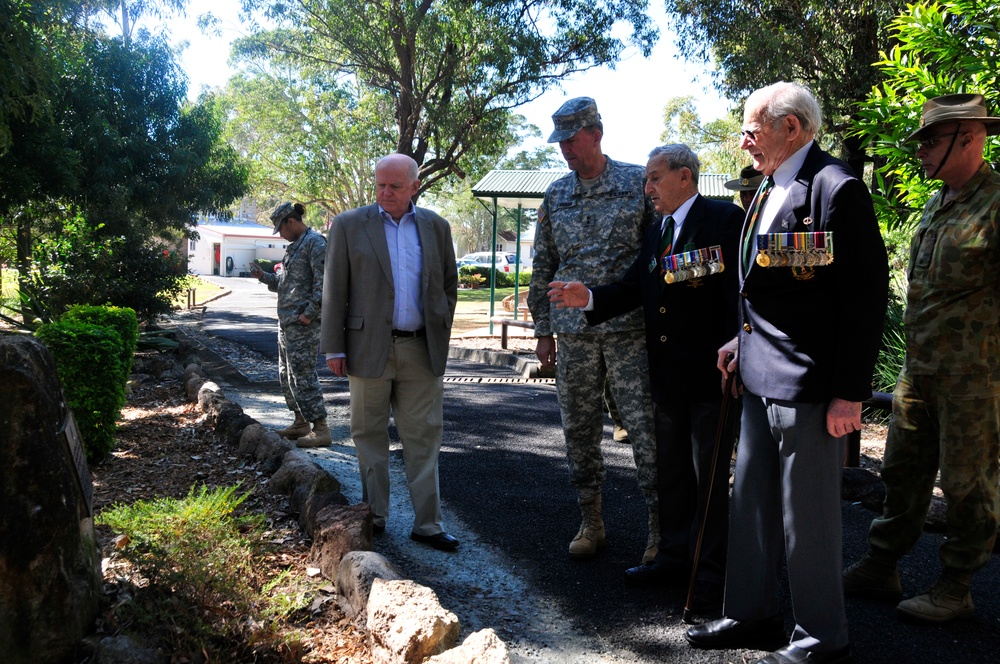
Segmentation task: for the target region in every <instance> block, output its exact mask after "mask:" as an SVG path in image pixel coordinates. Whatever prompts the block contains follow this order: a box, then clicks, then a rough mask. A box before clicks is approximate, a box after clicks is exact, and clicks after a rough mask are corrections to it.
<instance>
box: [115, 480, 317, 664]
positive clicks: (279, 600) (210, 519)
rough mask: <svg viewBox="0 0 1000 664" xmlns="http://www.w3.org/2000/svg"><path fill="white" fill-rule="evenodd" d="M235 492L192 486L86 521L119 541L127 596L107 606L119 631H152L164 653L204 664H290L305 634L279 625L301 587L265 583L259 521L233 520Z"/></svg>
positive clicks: (296, 603) (302, 604) (300, 603)
mask: <svg viewBox="0 0 1000 664" xmlns="http://www.w3.org/2000/svg"><path fill="white" fill-rule="evenodd" d="M238 490H239V485H236V486H230V487H221V488H218V489H214V490H209V489H208V488H206V487H202V488H201V489H200V490H196V489H195V488H192V489H191V491H190V492H189V493H188V495H187V497H186V498H183V499H181V500H176V499H172V498H161V499H157V500H151V501H139V502H136V503H133V504H131V505H116V506H114V507H112V508H110V509H109V510H105V511H103V512H101V513H100V514H99V515H98V517H97V519H96V520H95V522H96V523H98V524H100V525H105V526H109V527H110V528H111V529H113V530H114V531H115V532H117V533H120V534H121V536H120V537H119V538H118V539H116V547H117V555H119V556H121V557H122V558H124V559H125V560H126V561H127V567H128V568H129V569H130V570H132V574H131V575H130V578H129V581H130V583H131V585H132V587H133V590H132V594H133V597H132V599H131V600H130V601H127V602H124V603H122V604H120V605H119V606H117V607H116V608H115V618H116V622H117V623H118V624H119V625H120V626H121V627H122V628H123V629H124V630H125V631H134V632H135V633H139V634H155V635H157V638H158V639H159V641H160V644H159V645H160V646H161V647H163V648H164V649H167V650H169V651H170V652H176V653H201V654H203V655H204V656H205V658H206V660H207V661H211V662H221V661H273V660H274V659H275V658H277V659H286V658H287V659H288V660H290V661H296V660H295V657H296V656H297V655H299V656H300V655H301V653H302V650H303V640H304V638H305V635H304V634H302V633H299V632H298V631H297V630H292V629H289V628H288V627H287V621H288V620H289V618H290V617H292V616H293V614H296V613H297V612H299V611H303V610H305V609H306V608H307V607H308V599H307V598H308V596H309V595H310V594H311V592H310V590H315V589H310V588H308V587H307V586H308V584H309V583H310V582H308V581H304V580H301V581H300V580H298V579H297V578H296V577H293V576H292V575H291V574H290V573H288V572H287V571H286V572H285V573H283V574H281V575H279V576H278V577H277V578H267V577H266V575H265V574H264V573H263V572H262V570H261V569H260V566H258V565H255V564H254V561H255V560H259V559H260V557H261V556H264V555H267V553H268V549H269V545H268V544H267V543H266V541H265V530H264V527H263V524H264V519H263V517H262V516H260V515H253V516H239V515H238V508H239V507H240V505H241V504H242V503H243V501H244V500H246V497H247V495H248V494H243V495H239V494H238Z"/></svg>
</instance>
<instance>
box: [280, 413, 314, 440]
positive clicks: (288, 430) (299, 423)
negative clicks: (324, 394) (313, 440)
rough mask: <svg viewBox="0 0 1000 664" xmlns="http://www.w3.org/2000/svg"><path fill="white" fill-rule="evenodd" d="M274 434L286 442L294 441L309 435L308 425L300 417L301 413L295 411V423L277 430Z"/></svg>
mask: <svg viewBox="0 0 1000 664" xmlns="http://www.w3.org/2000/svg"><path fill="white" fill-rule="evenodd" d="M274 433H276V434H278V435H279V436H281V437H282V438H287V439H288V440H295V439H296V438H299V437H301V436H305V435H306V434H308V433H309V423H308V422H306V420H305V418H304V417H302V413H300V412H299V411H295V421H294V422H292V423H291V424H289V425H288V426H287V427H285V428H284V429H278V430H277V431H275V432H274Z"/></svg>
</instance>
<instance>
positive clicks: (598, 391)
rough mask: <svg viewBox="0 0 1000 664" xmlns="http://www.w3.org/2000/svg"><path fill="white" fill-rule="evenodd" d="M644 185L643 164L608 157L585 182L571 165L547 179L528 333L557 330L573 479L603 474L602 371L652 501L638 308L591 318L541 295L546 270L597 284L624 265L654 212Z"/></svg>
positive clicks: (586, 482) (590, 481) (648, 406)
mask: <svg viewBox="0 0 1000 664" xmlns="http://www.w3.org/2000/svg"><path fill="white" fill-rule="evenodd" d="M644 186H645V169H644V168H643V167H642V166H636V165H633V164H623V163H620V162H617V161H614V160H612V159H608V160H607V167H606V168H605V170H604V172H603V173H601V175H599V176H598V177H597V178H596V181H595V182H594V184H593V185H592V186H591V187H590V188H589V189H586V190H585V189H584V187H583V186H582V185H581V183H580V180H579V178H578V177H577V174H576V173H575V172H573V173H570V174H568V175H566V176H565V177H562V178H560V179H559V180H556V181H555V182H553V183H552V184H551V185H550V186H549V188H548V190H547V191H546V192H545V198H544V200H543V202H542V205H541V207H540V208H539V210H538V225H537V229H536V234H535V257H534V261H533V265H532V273H531V286H530V288H529V291H528V307H529V308H530V310H531V315H532V317H533V318H534V321H535V336H536V337H542V336H548V335H550V334H556V335H558V346H557V354H556V357H557V361H556V387H557V391H558V396H559V408H560V412H561V415H562V424H563V430H564V433H565V436H566V449H567V456H568V459H569V469H570V481H571V482H572V484H573V486H574V487H576V488H577V490H598V491H599V490H600V487H601V485H602V484H603V483H604V475H605V469H604V459H603V456H602V455H601V437H602V431H603V426H604V382H605V376H607V377H608V378H609V380H610V384H611V390H612V392H613V394H614V399H615V401H616V403H617V405H618V410H619V412H620V413H621V418H622V421H623V423H624V425H625V428H626V429H627V430H628V433H629V439H630V440H631V443H632V450H633V454H634V456H635V465H636V469H637V473H638V478H639V486H640V487H641V488H642V491H643V494H644V495H645V496H646V500H647V504H649V505H650V507H655V506H656V439H655V437H654V434H653V411H652V402H651V400H650V395H649V364H648V360H647V355H646V342H645V332H644V323H643V319H642V311H641V310H638V309H637V310H635V311H633V312H630V313H628V314H625V315H623V316H619V317H617V318H614V319H612V320H609V321H607V322H604V323H601V324H600V325H595V326H590V325H588V324H587V319H586V318H585V317H584V314H583V312H582V311H581V310H580V309H574V308H565V309H558V308H556V307H555V305H550V303H549V298H548V295H547V292H548V283H549V282H550V281H553V280H558V281H581V282H583V283H584V284H602V283H607V282H610V281H615V280H616V279H618V278H619V277H621V275H623V274H624V273H625V271H626V270H627V269H628V267H629V266H630V265H631V264H632V262H633V261H634V260H635V256H636V253H637V252H638V250H639V245H640V244H641V243H642V236H643V232H644V231H645V229H646V227H647V225H648V224H649V223H651V221H652V220H653V218H654V216H655V215H654V212H653V208H652V206H651V205H650V204H649V203H648V202H647V200H646V197H645V195H644V193H643V187H644Z"/></svg>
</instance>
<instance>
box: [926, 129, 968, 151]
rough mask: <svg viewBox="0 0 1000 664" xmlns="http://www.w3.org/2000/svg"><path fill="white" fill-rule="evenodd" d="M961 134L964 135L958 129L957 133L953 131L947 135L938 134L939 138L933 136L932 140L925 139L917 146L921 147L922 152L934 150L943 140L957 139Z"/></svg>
mask: <svg viewBox="0 0 1000 664" xmlns="http://www.w3.org/2000/svg"><path fill="white" fill-rule="evenodd" d="M961 133H962V131H961V130H959V129H956V130H955V131H951V132H948V133H945V134H938V135H937V136H931V137H930V138H925V139H923V140H922V141H918V142H917V144H918V145H919V146H920V148H919V149H921V150H933V149H934V147H935V146H936V145H938V143H940V142H941V141H942V140H944V139H947V138H955V137H956V136H958V135H959V134H961Z"/></svg>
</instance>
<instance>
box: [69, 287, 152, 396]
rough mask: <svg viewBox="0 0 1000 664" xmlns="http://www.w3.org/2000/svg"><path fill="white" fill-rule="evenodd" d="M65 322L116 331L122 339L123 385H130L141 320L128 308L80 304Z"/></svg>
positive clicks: (74, 307) (71, 310)
mask: <svg viewBox="0 0 1000 664" xmlns="http://www.w3.org/2000/svg"><path fill="white" fill-rule="evenodd" d="M60 320H62V321H63V322H67V323H69V322H73V323H91V324H93V325H103V326H104V327H110V328H112V329H114V330H115V331H116V332H117V333H118V335H119V336H120V337H121V338H122V355H121V363H122V383H123V384H124V383H128V377H129V374H131V373H132V360H133V359H134V358H135V347H136V343H137V342H138V340H139V320H138V318H136V315H135V312H134V311H132V310H131V309H129V308H128V307H95V306H89V305H84V304H78V305H75V306H72V307H70V308H69V311H67V312H66V313H65V314H63V317H62V318H61V319H60Z"/></svg>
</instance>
